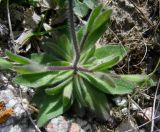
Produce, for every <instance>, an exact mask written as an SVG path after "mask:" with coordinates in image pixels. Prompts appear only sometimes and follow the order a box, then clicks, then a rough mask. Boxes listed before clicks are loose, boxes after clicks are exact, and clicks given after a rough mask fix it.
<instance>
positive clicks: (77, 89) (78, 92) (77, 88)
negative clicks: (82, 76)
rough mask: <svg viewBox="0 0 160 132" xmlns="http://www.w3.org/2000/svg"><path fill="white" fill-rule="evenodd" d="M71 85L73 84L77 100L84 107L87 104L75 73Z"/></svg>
mask: <svg viewBox="0 0 160 132" xmlns="http://www.w3.org/2000/svg"><path fill="white" fill-rule="evenodd" d="M73 86H74V96H75V98H76V99H77V101H78V102H79V103H80V104H81V105H82V106H84V107H86V106H87V104H86V103H85V101H84V98H83V97H84V91H83V88H82V87H81V86H80V82H79V76H78V75H75V76H74V78H73Z"/></svg>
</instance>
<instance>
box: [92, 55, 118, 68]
mask: <svg viewBox="0 0 160 132" xmlns="http://www.w3.org/2000/svg"><path fill="white" fill-rule="evenodd" d="M118 62H119V57H118V56H108V57H106V58H103V59H100V60H97V61H96V64H95V66H93V67H91V69H90V70H92V71H102V70H106V69H108V68H110V67H113V66H114V65H116V64H117V63H118Z"/></svg>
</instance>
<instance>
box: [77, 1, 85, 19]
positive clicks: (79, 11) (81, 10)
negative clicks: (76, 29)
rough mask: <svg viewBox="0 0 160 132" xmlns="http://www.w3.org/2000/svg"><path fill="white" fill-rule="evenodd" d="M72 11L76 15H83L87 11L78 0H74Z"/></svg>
mask: <svg viewBox="0 0 160 132" xmlns="http://www.w3.org/2000/svg"><path fill="white" fill-rule="evenodd" d="M74 12H75V14H76V15H77V16H79V17H84V16H86V15H87V13H88V7H87V6H86V4H84V3H82V2H80V1H79V0H75V7H74Z"/></svg>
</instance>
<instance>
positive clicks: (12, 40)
mask: <svg viewBox="0 0 160 132" xmlns="http://www.w3.org/2000/svg"><path fill="white" fill-rule="evenodd" d="M7 17H8V25H9V30H10V37H11V42H12V43H13V50H14V53H16V52H17V49H16V44H15V42H14V35H13V30H12V23H11V17H10V10H9V0H7Z"/></svg>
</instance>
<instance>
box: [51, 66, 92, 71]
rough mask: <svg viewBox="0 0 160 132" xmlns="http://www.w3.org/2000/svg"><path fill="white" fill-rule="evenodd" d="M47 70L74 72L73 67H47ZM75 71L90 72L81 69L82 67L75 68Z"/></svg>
mask: <svg viewBox="0 0 160 132" xmlns="http://www.w3.org/2000/svg"><path fill="white" fill-rule="evenodd" d="M48 70H49V71H61V70H64V71H68V70H75V67H74V66H48ZM76 70H78V71H82V72H92V71H91V70H88V69H86V68H82V67H76Z"/></svg>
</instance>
